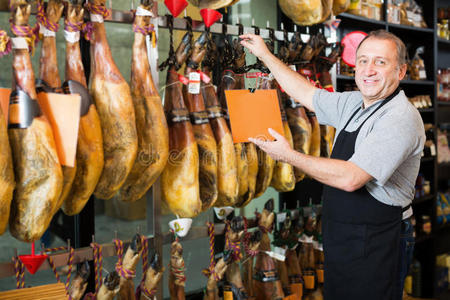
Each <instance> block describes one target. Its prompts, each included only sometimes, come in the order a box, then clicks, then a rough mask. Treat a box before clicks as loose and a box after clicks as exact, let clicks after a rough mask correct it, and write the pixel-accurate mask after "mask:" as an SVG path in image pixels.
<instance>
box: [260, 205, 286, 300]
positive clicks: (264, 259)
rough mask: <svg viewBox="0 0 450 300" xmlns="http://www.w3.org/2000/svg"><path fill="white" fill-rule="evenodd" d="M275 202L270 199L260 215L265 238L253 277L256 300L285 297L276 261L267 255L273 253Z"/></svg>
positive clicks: (263, 238) (262, 240)
mask: <svg viewBox="0 0 450 300" xmlns="http://www.w3.org/2000/svg"><path fill="white" fill-rule="evenodd" d="M273 208H274V202H273V199H270V200H268V201H267V202H266V204H265V205H264V210H263V211H262V213H261V214H260V215H258V227H259V230H261V232H262V234H263V236H262V239H261V244H260V246H259V252H258V254H257V255H256V262H255V267H254V275H253V278H254V280H253V289H254V292H255V296H256V299H258V300H260V299H261V300H264V299H281V298H283V297H284V293H283V289H282V287H281V282H280V280H279V277H278V272H277V269H276V264H275V262H274V260H273V259H272V258H271V257H270V256H269V255H268V254H267V253H266V251H271V248H270V238H269V232H271V231H272V228H273V222H274V219H275V214H274V213H273Z"/></svg>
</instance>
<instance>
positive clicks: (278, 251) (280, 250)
mask: <svg viewBox="0 0 450 300" xmlns="http://www.w3.org/2000/svg"><path fill="white" fill-rule="evenodd" d="M273 252H275V253H277V254H280V255H283V256H286V249H284V248H281V247H275V249H273Z"/></svg>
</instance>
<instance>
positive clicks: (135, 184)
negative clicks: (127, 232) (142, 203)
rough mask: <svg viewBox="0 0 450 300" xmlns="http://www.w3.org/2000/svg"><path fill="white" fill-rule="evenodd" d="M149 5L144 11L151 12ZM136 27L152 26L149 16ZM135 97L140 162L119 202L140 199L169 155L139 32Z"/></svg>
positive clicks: (133, 86)
mask: <svg viewBox="0 0 450 300" xmlns="http://www.w3.org/2000/svg"><path fill="white" fill-rule="evenodd" d="M149 3H150V4H149V5H144V4H141V9H145V10H147V11H150V10H151V9H152V6H153V2H150V1H149ZM134 26H136V27H140V28H146V27H148V26H150V17H149V16H136V17H135V20H134ZM131 95H132V97H133V104H134V111H135V114H136V129H137V135H138V154H137V157H136V161H135V163H134V165H133V168H132V169H131V172H130V174H129V175H128V177H127V180H126V181H125V183H124V185H123V186H122V187H121V189H120V193H119V199H121V200H122V201H127V202H132V201H136V200H138V199H140V198H141V197H142V196H143V195H144V194H145V193H146V192H147V191H148V189H149V188H150V187H151V186H152V185H153V183H154V182H155V181H156V179H157V178H158V177H159V175H160V174H161V173H162V171H163V169H164V167H165V166H166V163H167V158H168V156H169V130H168V128H167V121H166V117H165V115H164V109H163V107H162V104H161V98H160V97H159V95H158V90H157V89H156V87H155V85H154V83H153V78H152V75H151V71H150V65H149V62H148V56H147V46H146V36H145V35H143V34H142V33H141V32H139V31H138V32H135V34H134V44H133V57H132V63H131Z"/></svg>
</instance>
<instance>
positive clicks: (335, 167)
mask: <svg viewBox="0 0 450 300" xmlns="http://www.w3.org/2000/svg"><path fill="white" fill-rule="evenodd" d="M286 158H287V161H286V162H287V163H289V164H291V165H293V166H294V167H295V168H298V169H300V170H302V171H303V172H304V173H306V174H307V175H309V176H310V177H312V178H314V179H315V180H317V181H319V182H321V183H323V184H326V185H329V186H332V187H335V188H338V189H341V190H344V191H348V192H352V191H354V190H357V189H359V188H360V187H362V186H363V185H365V184H366V183H367V181H368V180H369V179H371V178H370V177H368V174H360V173H359V170H357V169H355V168H358V167H357V166H356V165H354V164H353V163H351V162H348V161H345V160H339V159H332V158H324V157H315V156H311V155H305V154H303V153H300V152H297V151H295V150H292V149H290V150H289V154H287V155H286Z"/></svg>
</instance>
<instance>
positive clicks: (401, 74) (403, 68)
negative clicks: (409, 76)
mask: <svg viewBox="0 0 450 300" xmlns="http://www.w3.org/2000/svg"><path fill="white" fill-rule="evenodd" d="M407 68H408V67H407V65H406V64H403V65H401V66H400V67H399V72H398V79H399V80H402V79H403V78H405V75H406V69H407Z"/></svg>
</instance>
